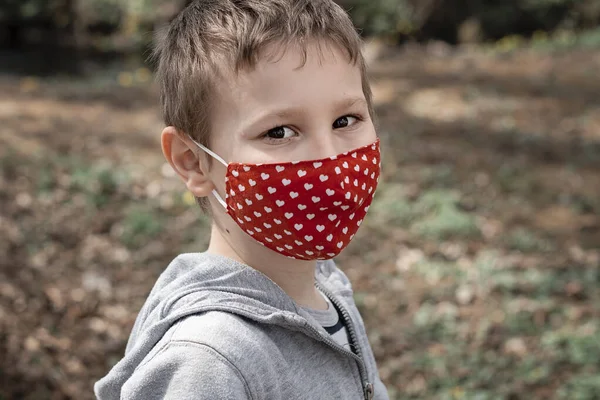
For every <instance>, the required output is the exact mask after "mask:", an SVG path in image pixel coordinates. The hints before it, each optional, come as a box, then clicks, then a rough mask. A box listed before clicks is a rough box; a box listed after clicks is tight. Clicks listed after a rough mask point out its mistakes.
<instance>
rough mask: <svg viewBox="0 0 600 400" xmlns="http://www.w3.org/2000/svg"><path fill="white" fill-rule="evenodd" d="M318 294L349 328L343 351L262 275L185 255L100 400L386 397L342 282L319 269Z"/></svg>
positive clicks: (327, 266) (150, 302)
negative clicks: (349, 346) (350, 344)
mask: <svg viewBox="0 0 600 400" xmlns="http://www.w3.org/2000/svg"><path fill="white" fill-rule="evenodd" d="M315 277H316V285H317V287H318V288H319V289H320V290H321V291H322V292H323V293H324V294H325V295H326V296H328V297H329V298H330V300H331V301H332V303H333V304H334V305H335V307H336V308H338V310H339V311H340V313H341V315H342V317H343V319H344V320H345V321H346V323H347V324H348V326H347V328H348V334H349V338H350V340H351V342H353V344H354V346H355V347H354V352H350V351H348V350H345V349H344V348H343V347H341V346H340V345H338V344H337V343H336V342H335V341H334V340H333V339H332V338H331V336H330V335H329V334H328V333H327V332H326V331H325V330H324V329H323V328H322V327H321V326H320V325H319V324H318V323H317V321H315V319H314V318H313V317H312V316H311V315H310V314H309V313H307V312H306V311H304V310H303V309H302V308H301V307H300V306H298V305H297V304H296V303H295V302H294V301H293V300H292V299H291V298H290V297H289V296H288V295H287V294H286V293H285V292H283V290H282V289H281V288H280V287H279V286H277V285H276V284H275V283H274V282H273V281H271V280H270V279H269V278H268V277H267V276H266V275H264V274H262V273H260V272H258V271H256V270H254V269H253V268H250V267H248V266H246V265H243V264H241V263H238V262H235V261H233V260H230V259H228V258H225V257H221V256H217V255H210V254H208V253H199V254H183V255H180V256H179V257H177V258H176V259H175V260H174V261H173V262H172V263H171V264H170V265H169V267H168V268H167V269H166V270H165V271H164V272H163V273H162V275H161V276H160V278H159V279H158V281H157V282H156V284H155V286H154V288H153V289H152V292H151V293H150V296H149V297H148V299H147V300H146V303H145V304H144V306H143V308H142V310H141V311H140V313H139V315H138V317H137V320H136V322H135V325H134V327H133V331H132V332H131V336H130V338H129V342H128V343H127V348H126V351H125V357H124V358H123V359H122V360H121V361H120V362H119V363H117V364H116V365H115V366H114V367H113V368H112V370H111V371H110V372H109V373H108V375H107V376H105V377H104V378H102V379H101V380H100V381H98V382H97V383H96V385H95V386H94V390H95V393H96V396H97V398H98V399H100V400H116V399H123V400H133V399H136V400H137V399H140V400H142V399H143V400H154V399H169V400H170V399H185V400H187V399H190V400H200V399H211V400H213V399H255V400H262V399H269V400H271V399H273V400H278V399H281V400H292V399H344V400H346V399H363V398H367V399H371V398H373V399H387V398H388V395H387V392H386V389H385V387H384V385H383V384H382V382H381V380H380V379H379V374H378V372H377V367H376V365H375V359H374V357H373V353H372V351H371V348H370V346H369V342H368V341H367V335H366V333H365V328H364V324H363V322H362V319H361V317H360V314H359V312H358V309H357V308H356V305H355V304H354V300H353V297H352V289H351V286H350V282H349V281H348V278H347V277H346V276H345V275H344V273H343V272H341V271H340V270H339V269H338V268H337V267H336V266H335V264H334V263H333V262H332V261H327V262H320V263H318V264H317V268H316V271H315Z"/></svg>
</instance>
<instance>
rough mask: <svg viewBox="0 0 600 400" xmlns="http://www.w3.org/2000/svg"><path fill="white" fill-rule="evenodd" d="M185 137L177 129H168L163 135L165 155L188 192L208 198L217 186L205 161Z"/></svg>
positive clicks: (169, 127)
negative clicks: (210, 176)
mask: <svg viewBox="0 0 600 400" xmlns="http://www.w3.org/2000/svg"><path fill="white" fill-rule="evenodd" d="M184 137H185V136H184V135H183V134H182V133H180V132H179V131H178V130H177V129H176V128H175V127H173V126H168V127H166V128H165V129H164V130H163V131H162V134H161V145H162V151H163V154H164V155H165V158H166V159H167V161H168V162H169V164H171V166H172V167H173V169H174V170H175V172H177V174H178V175H179V176H180V177H181V179H183V181H184V182H185V185H186V186H187V188H188V190H189V191H190V192H192V194H193V195H194V196H196V197H206V196H208V195H209V194H210V192H211V191H212V190H213V189H214V188H215V186H214V184H213V183H212V181H211V180H210V179H209V176H208V168H207V167H206V162H205V160H201V159H200V158H199V157H198V155H197V154H196V151H195V147H193V144H192V142H191V140H185V139H184ZM203 161H204V163H203ZM203 164H204V165H203Z"/></svg>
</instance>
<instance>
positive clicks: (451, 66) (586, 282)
mask: <svg viewBox="0 0 600 400" xmlns="http://www.w3.org/2000/svg"><path fill="white" fill-rule="evenodd" d="M185 3H186V1H181V0H180V1H177V0H127V1H125V0H3V1H2V2H1V5H0V188H1V190H0V399H3V400H4V399H26V400H29V399H32V400H33V399H35V400H38V399H83V400H85V399H92V398H93V395H92V384H93V382H94V381H95V380H97V379H98V378H100V377H101V376H103V375H104V374H105V373H106V372H107V371H108V370H109V369H110V367H111V366H112V365H113V364H114V363H115V362H116V361H118V360H119V359H120V358H121V356H122V354H123V351H124V346H125V342H126V340H127V337H128V334H129V332H130V329H131V327H132V324H133V321H134V318H135V316H136V315H137V312H138V311H139V309H140V307H141V305H142V303H143V301H144V299H145V298H146V296H147V294H148V292H149V290H150V288H151V287H152V285H153V284H154V282H155V280H156V278H157V276H158V275H159V274H160V272H161V271H162V270H163V269H164V268H165V266H166V265H167V263H168V262H169V261H170V260H171V259H172V258H173V257H174V256H175V255H176V254H178V253H180V252H187V251H201V250H204V249H205V246H206V244H207V241H208V227H209V221H208V220H207V218H206V217H205V216H203V215H202V214H201V212H200V211H199V210H198V209H197V207H195V206H194V202H193V198H192V197H191V196H190V195H189V194H186V193H185V192H184V186H183V185H182V184H181V183H180V181H179V179H177V178H176V177H175V176H174V173H173V172H172V171H171V168H170V167H169V166H168V165H166V164H165V162H164V160H163V157H162V153H161V151H160V146H159V134H160V131H161V129H162V127H163V125H162V121H161V117H160V113H159V109H158V100H157V94H156V87H155V86H154V84H153V83H152V67H151V66H149V65H147V63H146V62H145V58H146V57H147V55H148V49H149V45H150V43H151V40H152V32H153V31H154V30H155V29H156V28H157V27H160V26H162V25H164V24H165V23H167V22H168V21H169V20H170V19H171V18H173V16H174V15H175V14H176V13H177V12H178V11H179V10H181V9H182V7H184V6H185ZM340 3H341V4H342V5H343V6H344V7H345V8H346V9H349V10H350V12H351V14H352V17H353V18H354V20H355V22H356V24H357V25H358V26H359V27H360V28H361V31H362V32H363V34H364V36H365V38H366V40H367V44H366V47H365V52H366V55H367V57H368V60H369V62H370V64H371V75H372V80H373V89H374V92H375V101H376V108H377V113H378V115H379V121H378V123H379V133H380V135H381V138H382V142H383V148H384V149H385V150H384V181H383V183H382V184H381V186H380V189H379V191H378V195H377V198H376V201H375V203H374V205H373V207H372V208H371V213H370V216H369V218H368V219H367V220H366V222H365V224H364V225H363V228H362V230H361V231H360V232H359V235H358V238H357V239H356V240H355V241H354V242H353V243H352V245H351V246H350V248H349V249H348V250H346V252H345V253H343V255H342V256H341V257H340V258H339V260H338V261H339V264H340V265H341V267H342V268H343V269H344V270H345V271H346V273H347V274H348V275H349V276H350V278H351V280H352V281H353V283H354V289H355V296H356V302H357V304H358V305H359V307H360V309H361V311H362V313H363V317H364V319H365V322H366V325H367V328H368V331H369V335H370V340H371V343H372V345H373V349H374V351H375V354H376V357H377V360H378V362H379V367H380V372H381V375H382V378H383V380H384V381H385V383H386V384H387V385H388V387H389V390H390V395H391V397H392V399H449V400H450V399H477V400H487V399H507V400H509V399H510V400H516V399H575V400H593V399H600V326H599V324H600V321H599V319H598V317H599V316H600V270H599V267H600V216H599V215H600V80H599V79H598V78H599V76H598V75H599V71H600V1H598V0H579V1H577V0H418V1H417V0H397V1H394V0H345V1H340Z"/></svg>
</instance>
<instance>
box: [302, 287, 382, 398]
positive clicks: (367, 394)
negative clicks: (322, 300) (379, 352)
mask: <svg viewBox="0 0 600 400" xmlns="http://www.w3.org/2000/svg"><path fill="white" fill-rule="evenodd" d="M316 286H317V288H318V289H319V290H320V291H321V292H322V293H323V294H325V296H327V297H328V298H329V300H331V302H332V303H333V304H334V305H335V306H336V307H337V309H338V310H339V311H340V313H341V314H342V319H343V320H344V325H345V326H346V329H347V330H348V336H349V337H350V342H351V343H352V348H354V350H355V351H356V354H354V353H353V352H350V351H348V350H346V349H344V348H343V347H341V346H340V345H338V344H337V343H336V342H334V341H333V339H331V337H323V335H322V334H320V333H319V331H317V330H316V329H315V328H314V327H313V326H311V325H308V327H309V328H310V329H311V330H312V331H313V332H314V333H316V334H317V335H318V336H319V337H321V338H323V340H324V342H325V343H327V344H328V345H329V346H330V347H333V348H334V349H336V350H342V351H343V352H344V353H346V354H348V355H350V356H352V358H354V359H355V360H356V361H357V364H358V370H359V373H360V377H361V382H362V389H363V396H364V399H365V400H372V399H373V392H374V391H373V384H372V383H371V382H369V377H368V375H367V369H366V367H365V362H364V359H363V356H362V351H361V349H360V346H359V344H358V339H357V336H356V331H355V330H354V325H353V323H352V319H351V318H350V314H349V313H348V311H347V310H346V308H344V306H343V305H342V304H341V303H340V302H339V301H338V300H337V299H336V298H335V296H333V294H332V293H331V292H329V291H328V290H327V289H325V288H324V287H322V286H321V285H320V284H319V283H318V282H317V283H316Z"/></svg>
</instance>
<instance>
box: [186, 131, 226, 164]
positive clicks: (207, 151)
mask: <svg viewBox="0 0 600 400" xmlns="http://www.w3.org/2000/svg"><path fill="white" fill-rule="evenodd" d="M190 140H191V141H192V142H194V143H195V144H196V146H198V147H200V148H201V149H202V150H204V151H205V152H206V153H207V154H209V155H211V156H212V157H213V158H214V159H215V160H217V161H218V162H220V163H221V164H223V165H224V166H226V167H227V162H226V161H225V160H223V159H222V158H221V157H220V156H219V155H218V154H217V153H215V152H214V151H212V150H210V149H209V148H207V147H206V146H204V145H201V144H200V143H198V142H196V141H195V140H194V139H193V138H192V137H191V136H190Z"/></svg>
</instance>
